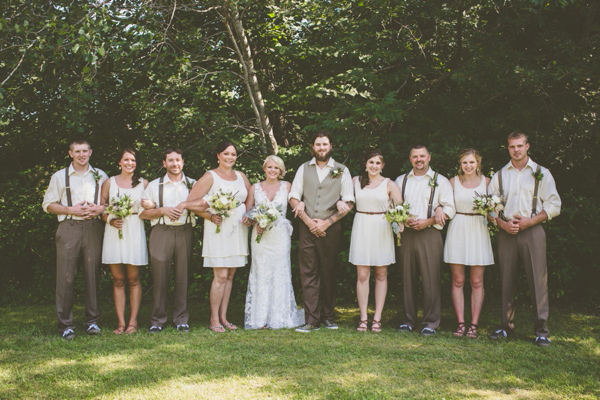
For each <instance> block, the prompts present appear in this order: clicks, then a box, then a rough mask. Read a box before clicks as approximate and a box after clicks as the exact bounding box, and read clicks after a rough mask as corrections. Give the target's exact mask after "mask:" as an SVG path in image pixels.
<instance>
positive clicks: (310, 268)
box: [298, 222, 342, 326]
mask: <svg viewBox="0 0 600 400" xmlns="http://www.w3.org/2000/svg"><path fill="white" fill-rule="evenodd" d="M299 225H300V227H299V236H300V238H299V250H298V258H299V260H298V261H299V264H300V280H301V282H302V293H303V296H304V319H305V322H306V323H308V324H312V325H315V326H318V325H319V323H320V321H322V320H326V319H328V320H330V321H333V320H334V309H335V286H336V284H337V269H338V264H339V253H340V242H341V238H342V227H341V225H340V223H335V224H333V225H331V226H330V227H329V228H328V229H327V231H326V235H325V237H316V236H315V235H313V234H312V233H310V230H309V229H308V227H307V226H306V225H304V223H302V222H300V224H299ZM319 300H320V301H321V308H319Z"/></svg>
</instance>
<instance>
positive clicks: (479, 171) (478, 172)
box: [475, 167, 481, 175]
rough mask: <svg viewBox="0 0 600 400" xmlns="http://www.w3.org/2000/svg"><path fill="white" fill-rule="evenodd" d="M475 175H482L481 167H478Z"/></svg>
mask: <svg viewBox="0 0 600 400" xmlns="http://www.w3.org/2000/svg"><path fill="white" fill-rule="evenodd" d="M475 173H476V174H477V175H481V170H480V169H479V167H477V169H476V170H475Z"/></svg>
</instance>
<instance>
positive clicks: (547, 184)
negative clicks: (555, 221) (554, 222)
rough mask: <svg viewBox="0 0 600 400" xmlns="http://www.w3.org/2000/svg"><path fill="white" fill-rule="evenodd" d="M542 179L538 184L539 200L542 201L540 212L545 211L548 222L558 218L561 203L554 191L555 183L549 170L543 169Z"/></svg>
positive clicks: (556, 192)
mask: <svg viewBox="0 0 600 400" xmlns="http://www.w3.org/2000/svg"><path fill="white" fill-rule="evenodd" d="M543 174H544V178H543V179H542V182H541V183H540V188H539V191H540V193H539V198H540V200H541V201H542V210H544V211H546V214H547V215H548V220H551V219H552V218H554V217H556V216H558V215H559V214H560V209H561V206H562V201H561V199H560V196H559V195H558V191H557V190H556V183H555V182H554V177H553V176H552V174H551V173H550V171H549V170H547V169H546V168H544V171H543Z"/></svg>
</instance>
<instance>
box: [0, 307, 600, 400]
mask: <svg viewBox="0 0 600 400" xmlns="http://www.w3.org/2000/svg"><path fill="white" fill-rule="evenodd" d="M190 309H191V311H192V315H191V321H190V325H191V327H192V331H191V332H190V333H188V334H184V333H179V332H176V331H175V330H174V329H172V328H168V329H166V330H165V331H164V332H162V333H160V334H155V335H150V334H148V333H147V328H148V326H147V321H148V315H149V306H148V305H145V306H144V307H143V309H142V312H141V315H140V325H141V326H142V329H141V331H140V332H139V333H137V334H135V335H120V336H117V335H113V334H112V333H111V331H112V329H114V327H115V326H114V325H115V322H116V319H115V317H114V314H113V312H112V310H111V307H110V305H109V304H106V305H105V306H104V307H103V312H104V314H103V317H102V319H101V321H100V322H101V327H102V328H103V332H102V334H101V335H100V336H95V337H88V336H86V335H85V334H83V333H82V331H81V329H78V331H77V333H78V337H77V338H76V339H75V340H73V341H71V342H67V341H65V340H62V339H60V338H59V336H58V334H57V333H56V331H55V319H54V308H53V306H50V305H48V306H17V307H3V308H0V312H1V313H2V318H1V320H2V325H0V398H2V399H9V398H10V399H12V398H68V397H77V398H288V397H289V398H428V399H429V398H438V399H441V398H446V399H448V398H464V397H471V398H511V399H512V398H522V399H530V398H538V399H546V398H556V399H558V398H569V399H571V398H590V399H592V398H598V397H600V346H599V344H598V339H599V336H600V317H599V316H598V313H597V312H587V313H584V312H576V311H574V310H571V309H566V308H564V307H563V308H562V309H561V308H560V307H554V308H552V309H551V320H550V328H551V330H552V332H553V334H552V339H553V344H552V346H550V347H548V348H538V347H536V346H534V345H533V344H532V341H531V340H532V334H531V331H532V322H531V318H530V312H529V311H530V310H529V309H528V307H527V306H520V307H519V308H518V309H517V312H518V314H517V317H518V318H519V319H518V320H517V329H518V330H517V333H516V334H515V335H514V336H513V337H512V338H510V339H508V340H506V341H503V342H494V341H491V340H489V339H488V338H487V334H488V333H489V332H490V330H491V329H493V327H494V324H495V323H496V322H497V321H496V320H495V316H497V315H499V313H498V312H497V310H493V309H490V307H488V306H487V305H485V309H484V316H485V318H484V320H483V321H482V325H483V329H481V330H480V332H481V335H480V338H479V339H476V340H472V339H467V338H459V339H457V338H454V337H453V336H452V333H451V331H452V330H453V329H454V318H453V316H452V311H451V310H450V309H449V308H448V309H445V310H444V315H443V317H444V321H443V325H442V326H441V329H440V330H439V332H438V335H436V336H435V337H431V338H424V337H421V336H420V335H418V334H416V333H409V334H401V333H397V332H396V331H395V329H394V328H395V327H396V326H397V325H398V323H399V322H400V314H399V309H400V307H399V306H398V305H396V304H393V303H390V304H388V306H387V311H386V313H385V314H384V318H383V324H384V331H383V332H382V333H380V334H373V333H370V332H369V333H361V332H356V331H355V330H354V327H355V324H356V322H357V315H358V311H357V309H356V308H355V307H354V306H353V305H352V306H351V307H347V308H344V307H339V308H338V312H339V319H338V322H339V324H340V329H339V330H338V331H328V330H326V329H321V330H320V331H318V332H312V333H309V334H301V333H296V332H294V331H292V330H280V331H271V330H265V331H243V330H240V331H238V332H229V333H226V334H220V335H219V334H215V333H212V332H210V331H208V329H206V325H207V319H208V311H207V309H206V306H204V308H199V307H198V306H195V305H193V304H192V305H190ZM231 310H232V318H231V319H232V321H233V322H236V323H241V322H242V320H243V316H242V313H243V305H242V303H240V302H236V303H234V304H232V305H231ZM75 318H76V322H77V323H78V324H79V325H80V324H81V321H82V318H83V311H82V307H81V306H80V305H78V307H77V308H76V309H75Z"/></svg>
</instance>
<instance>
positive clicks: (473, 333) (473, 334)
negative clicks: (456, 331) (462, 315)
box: [465, 324, 477, 339]
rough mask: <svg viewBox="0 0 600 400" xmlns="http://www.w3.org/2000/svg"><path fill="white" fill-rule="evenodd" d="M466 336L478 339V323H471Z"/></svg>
mask: <svg viewBox="0 0 600 400" xmlns="http://www.w3.org/2000/svg"><path fill="white" fill-rule="evenodd" d="M465 336H466V337H468V338H471V339H477V324H471V326H469V329H468V330H467V333H466V334H465Z"/></svg>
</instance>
